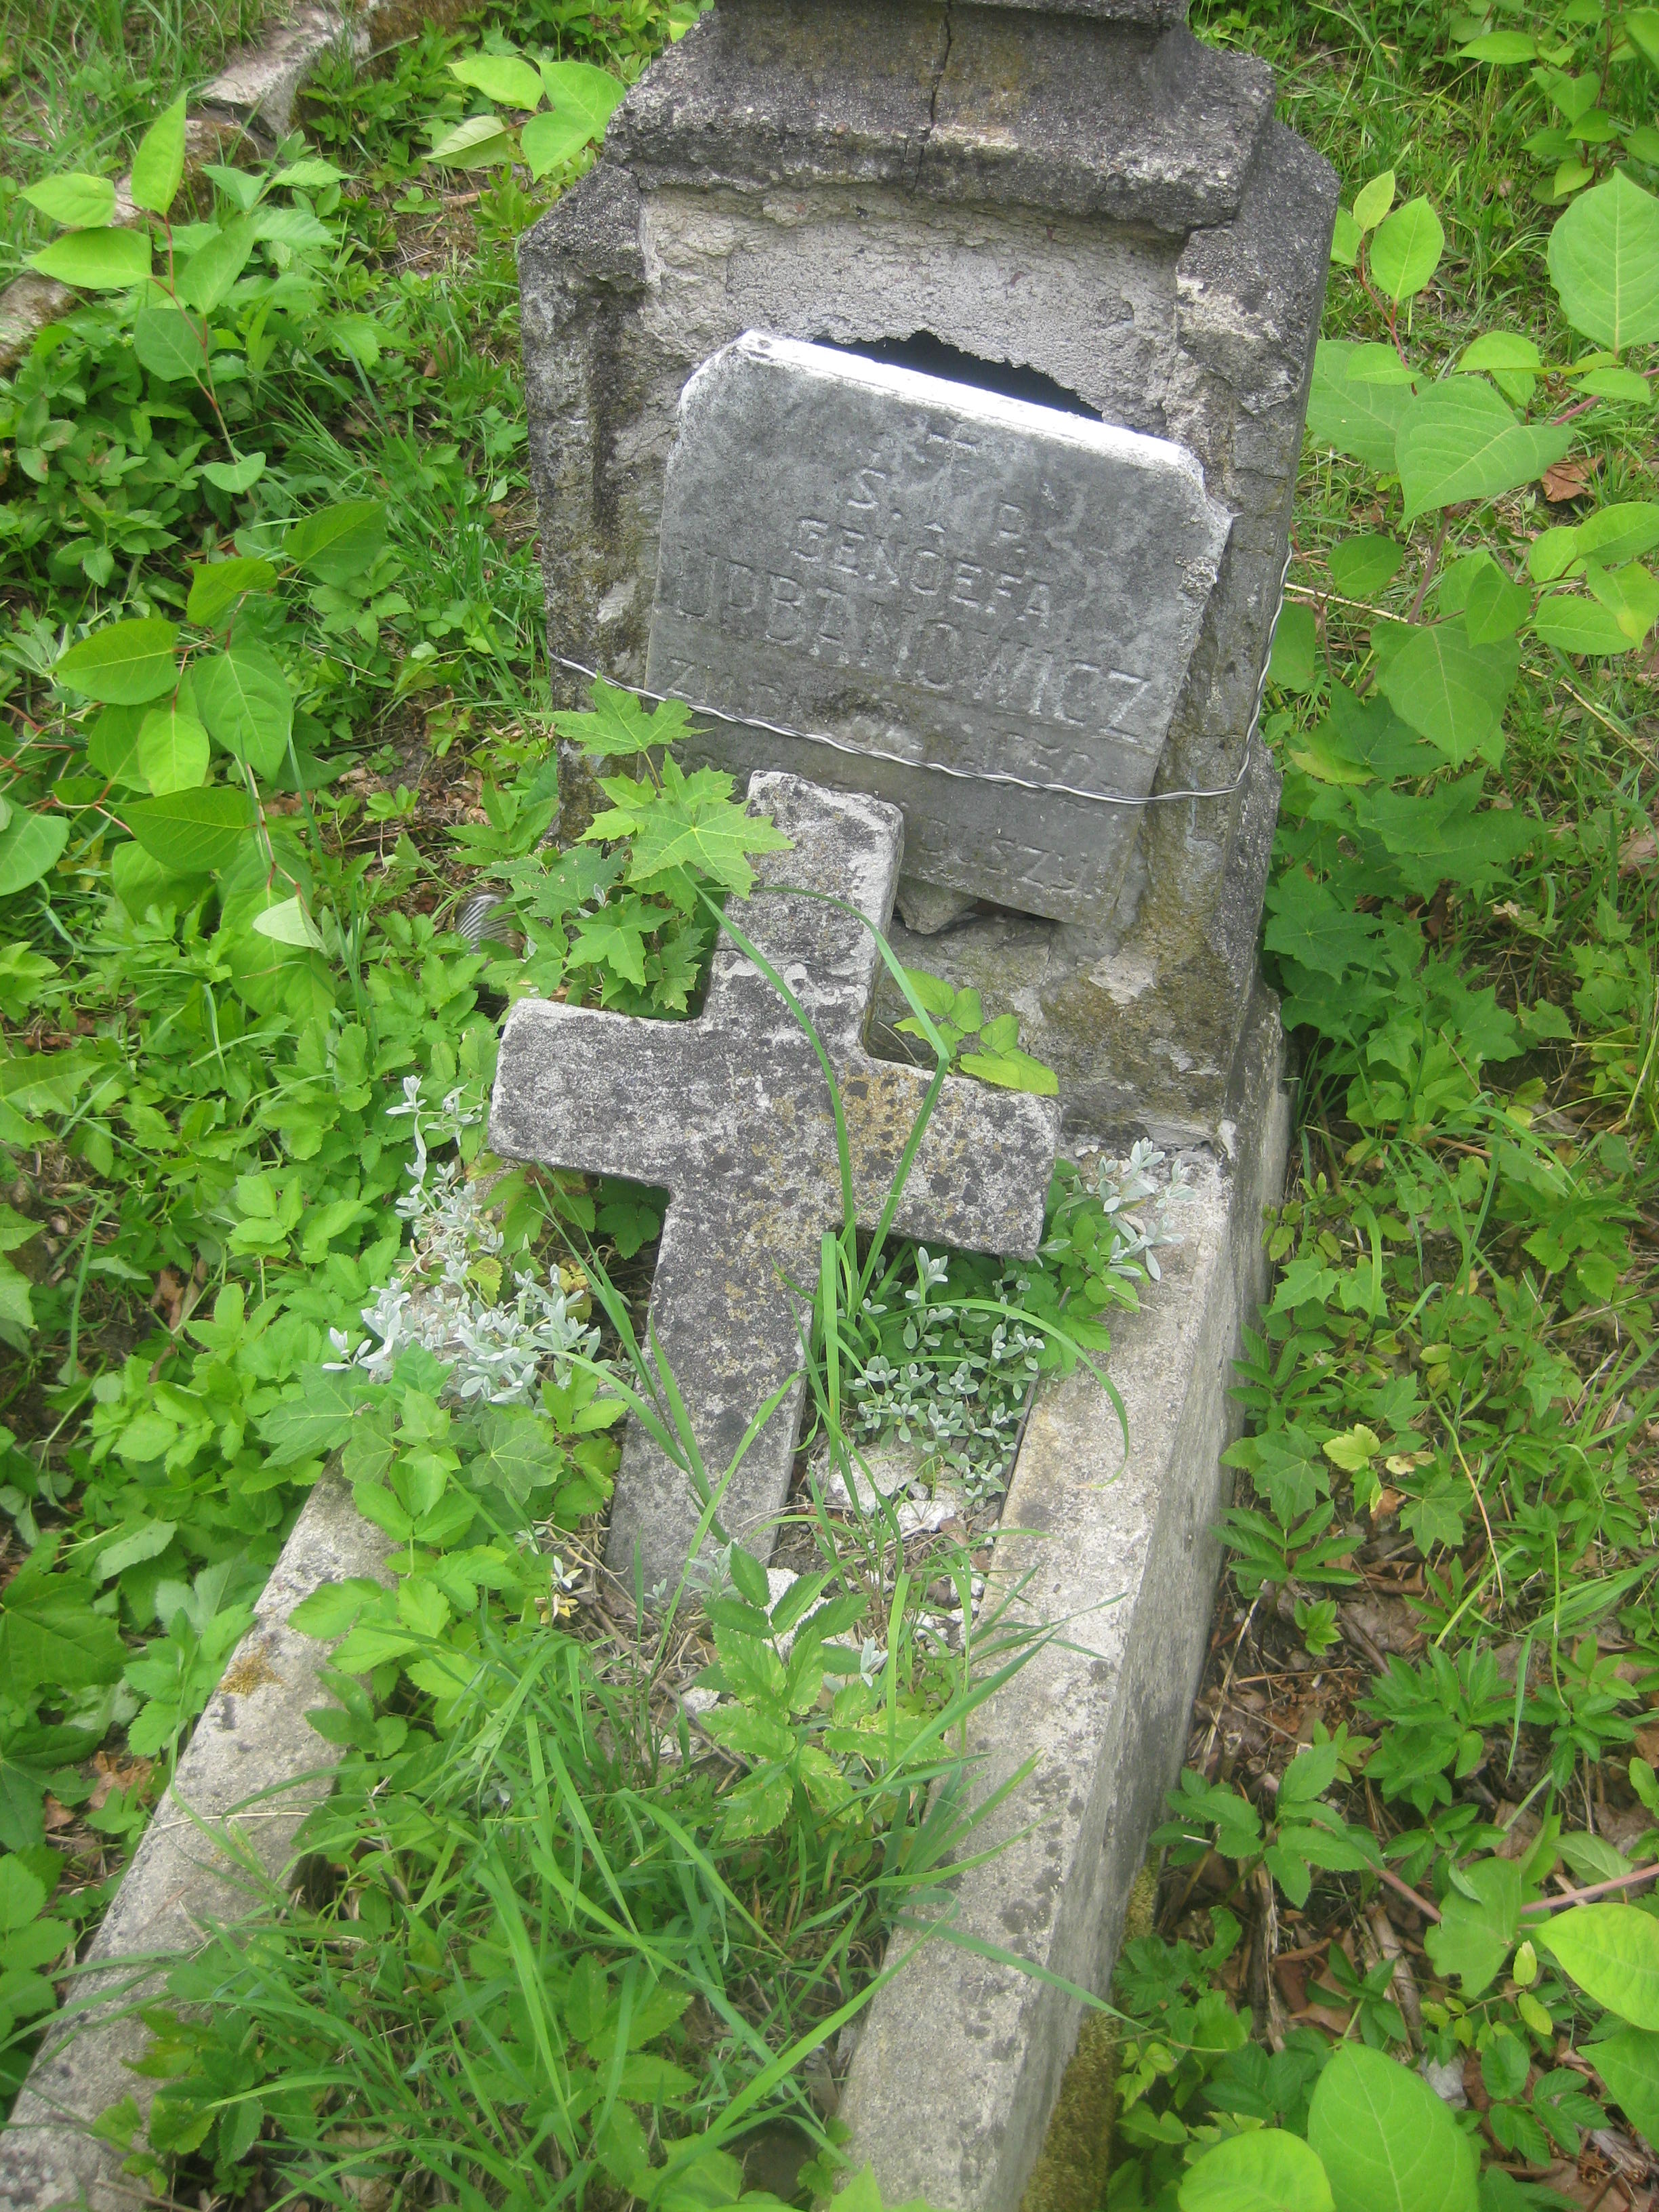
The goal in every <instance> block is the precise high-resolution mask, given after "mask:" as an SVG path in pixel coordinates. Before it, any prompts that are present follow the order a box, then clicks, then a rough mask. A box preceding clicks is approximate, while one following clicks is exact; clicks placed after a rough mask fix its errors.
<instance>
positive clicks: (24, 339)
mask: <svg viewBox="0 0 1659 2212" xmlns="http://www.w3.org/2000/svg"><path fill="white" fill-rule="evenodd" d="M465 5H466V0H362V5H361V6H354V7H348V8H337V7H335V6H333V5H331V4H330V0H307V4H306V5H304V6H302V7H301V8H299V9H296V10H295V13H294V15H292V17H291V18H290V20H289V21H287V22H286V23H279V24H276V25H274V26H273V27H271V28H270V30H269V31H267V32H266V33H265V34H264V37H263V38H262V39H258V40H255V41H254V42H253V44H252V45H251V46H240V47H239V48H238V49H237V50H236V52H234V53H233V54H232V55H231V56H230V58H229V59H228V61H227V62H226V64H225V65H224V67H223V69H222V70H220V72H219V74H218V76H216V77H214V78H213V79H212V80H211V81H210V82H209V83H207V84H205V85H204V86H203V88H202V89H201V91H200V92H199V93H198V94H197V98H196V100H195V103H194V105H193V106H192V107H191V111H190V114H189V118H188V121H187V123H186V125H185V174H186V175H187V176H188V175H190V174H191V173H193V172H194V171H196V170H198V169H199V168H200V167H202V165H203V163H204V161H216V160H217V159H219V158H220V157H221V156H222V155H224V154H225V153H227V152H228V150H229V149H231V148H232V147H234V145H236V144H237V143H239V142H240V141H241V140H243V139H252V141H253V142H254V143H255V145H256V146H257V147H258V148H259V149H261V150H262V151H269V150H270V148H271V147H273V146H276V144H278V143H280V142H281V141H282V140H283V138H285V137H287V136H288V134H289V131H290V130H291V129H292V127H293V124H294V107H295V101H296V100H298V99H299V97H300V94H301V92H302V91H303V90H304V89H305V87H306V84H307V81H308V79H309V78H310V77H311V76H312V75H313V72H314V71H315V70H316V68H317V66H318V64H319V62H321V61H322V60H323V59H324V58H325V56H326V55H328V54H331V53H333V52H337V51H338V49H339V48H340V47H341V46H343V45H349V50H350V52H351V54H352V57H353V58H354V59H355V60H356V62H357V64H358V65H359V66H360V67H362V66H363V65H364V64H367V63H368V62H371V61H373V60H374V57H375V56H376V55H378V54H382V53H384V52H386V49H387V48H388V47H390V46H396V45H397V44H398V41H399V40H403V39H405V38H408V37H410V35H411V34H412V33H415V32H416V31H419V30H422V29H423V28H425V27H427V26H428V25H430V26H432V27H434V28H436V29H439V30H442V29H446V28H447V27H448V26H449V25H450V24H452V23H453V22H455V21H458V20H459V17H460V15H461V14H462V12H463V9H464V8H465ZM131 183H132V178H131V173H129V174H127V175H126V176H124V177H122V178H121V179H119V180H118V183H117V185H116V187H115V224H116V227H117V228H131V226H132V225H133V224H135V223H137V222H138V220H139V214H138V210H137V209H136V208H135V207H134V206H133V204H132V197H131V191H130V190H129V187H130V186H131ZM81 298H82V295H81V294H80V293H79V292H77V291H76V290H75V289H74V288H73V287H72V286H71V285H68V284H60V283H58V282H57V280H56V278H54V277H51V276H40V275H38V274H37V273H36V272H34V271H33V270H26V271H25V272H24V274H23V275H22V276H15V277H14V278H13V279H12V281H11V283H9V284H8V285H7V287H6V289H4V291H3V292H0V376H3V375H8V374H10V372H11V371H12V370H13V369H15V368H16V366H17V364H18V362H20V361H21V359H22V358H23V356H24V355H25V354H26V353H27V351H28V349H29V348H30V346H31V345H32V344H33V342H34V339H35V337H36V336H37V334H38V333H39V332H40V331H43V330H44V329H45V328H46V325H47V324H48V323H54V322H57V321H58V319H59V318H60V317H62V316H64V315H67V314H69V313H71V312H72V311H73V309H74V307H75V306H76V301H79V300H80V299H81Z"/></svg>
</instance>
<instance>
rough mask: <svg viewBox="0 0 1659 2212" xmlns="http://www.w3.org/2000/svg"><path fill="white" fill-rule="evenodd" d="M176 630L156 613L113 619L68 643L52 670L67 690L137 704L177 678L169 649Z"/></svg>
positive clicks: (121, 703) (109, 701) (113, 703)
mask: <svg viewBox="0 0 1659 2212" xmlns="http://www.w3.org/2000/svg"><path fill="white" fill-rule="evenodd" d="M178 635H179V632H178V629H177V627H176V625H175V624H173V623H170V622H163V621H161V618H160V617H159V616H155V615H147V616H145V617H144V618H143V620H142V621H140V622H122V623H111V624H110V625H109V627H108V628H107V629H100V630H94V632H93V634H92V635H91V636H90V637H83V638H82V641H81V642H80V643H79V645H72V646H71V647H70V649H69V651H68V652H67V653H65V654H64V657H63V659H61V660H60V661H59V662H58V665H57V667H56V668H54V669H53V671H52V674H53V675H54V676H55V677H56V678H57V679H58V683H60V684H67V685H68V686H69V688H70V690H71V691H79V692H80V693H81V694H82V696H84V697H86V698H88V699H97V700H100V701H101V702H103V703H105V704H106V705H108V706H112V707H141V706H143V704H144V702H146V701H147V700H150V699H159V698H160V697H161V694H162V692H164V691H171V690H172V689H173V685H174V684H175V683H176V682H177V681H178V671H177V669H176V668H175V666H174V664H173V644H174V641H176V639H177V638H178Z"/></svg>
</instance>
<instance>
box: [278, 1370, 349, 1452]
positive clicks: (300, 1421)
mask: <svg viewBox="0 0 1659 2212" xmlns="http://www.w3.org/2000/svg"><path fill="white" fill-rule="evenodd" d="M362 1395H363V1393H362V1380H361V1378H360V1377H356V1376H350V1375H339V1374H331V1373H330V1372H329V1370H327V1369H326V1368H324V1367H321V1366H314V1367H303V1368H301V1370H300V1380H299V1382H298V1383H297V1384H295V1385H293V1386H292V1387H290V1389H289V1390H288V1392H287V1393H286V1394H285V1395H283V1397H282V1398H280V1399H279V1400H278V1401H277V1402H276V1405H274V1406H273V1407H271V1408H270V1412H269V1413H261V1414H260V1416H259V1419H258V1422H257V1423H256V1424H255V1425H256V1427H257V1428H258V1432H259V1438H260V1441H261V1443H264V1444H266V1445H268V1446H269V1447H270V1455H271V1460H272V1462H273V1464H274V1465H276V1466H278V1467H292V1466H293V1465H294V1464H295V1462H296V1461H299V1460H302V1459H312V1458H316V1457H319V1456H320V1455H322V1454H323V1453H324V1452H329V1451H332V1450H334V1449H335V1448H336V1447H337V1445H339V1444H343V1443H344V1442H345V1441H346V1439H347V1437H349V1436H350V1434H351V1430H352V1423H353V1420H354V1419H355V1418H356V1413H357V1411H358V1408H359V1406H360V1405H361V1403H362Z"/></svg>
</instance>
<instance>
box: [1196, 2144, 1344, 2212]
mask: <svg viewBox="0 0 1659 2212" xmlns="http://www.w3.org/2000/svg"><path fill="white" fill-rule="evenodd" d="M1177 2201H1178V2203H1180V2206H1181V2212H1333V2200H1332V2197H1331V2185H1330V2183H1329V2182H1328V2180H1327V2179H1325V2169H1324V2167H1323V2166H1322V2165H1321V2164H1320V2161H1319V2159H1318V2156H1317V2154H1316V2153H1315V2152H1313V2151H1311V2150H1310V2149H1309V2148H1308V2146H1307V2144H1306V2143H1304V2142H1303V2141H1302V2139H1301V2137H1300V2136H1293V2135H1291V2134H1289V2133H1287V2131H1286V2130H1285V2129H1283V2128H1255V2129H1253V2130H1251V2131H1250V2133H1249V2135H1240V2136H1228V2138H1227V2140H1226V2141H1225V2142H1218V2144H1217V2145H1216V2146H1215V2148H1214V2149H1213V2150H1206V2152H1205V2154H1204V2155H1203V2156H1202V2158H1200V2159H1197V2160H1194V2163H1193V2164H1192V2166H1189V2167H1188V2171H1187V2176H1186V2179H1184V2180H1183V2181H1182V2185H1181V2192H1180V2196H1179V2198H1178V2200H1177Z"/></svg>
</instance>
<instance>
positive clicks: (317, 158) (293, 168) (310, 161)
mask: <svg viewBox="0 0 1659 2212" xmlns="http://www.w3.org/2000/svg"><path fill="white" fill-rule="evenodd" d="M345 180H346V172H345V171H344V170H343V169H337V168H336V167H335V166H334V164H333V162H332V161H324V160H323V159H322V157H321V155H318V154H307V155H303V156H302V157H301V160H299V161H290V162H289V165H288V167H286V168H285V169H278V171H277V172H276V175H275V176H274V177H273V178H272V179H271V180H270V181H271V183H272V184H273V185H286V186H287V187H288V188H289V190H290V191H291V190H293V189H294V188H295V186H296V185H297V186H298V188H299V189H300V191H305V192H314V191H321V189H322V187H323V186H324V185H343V183H344V182H345Z"/></svg>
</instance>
